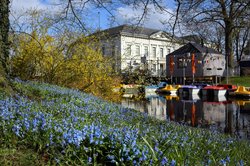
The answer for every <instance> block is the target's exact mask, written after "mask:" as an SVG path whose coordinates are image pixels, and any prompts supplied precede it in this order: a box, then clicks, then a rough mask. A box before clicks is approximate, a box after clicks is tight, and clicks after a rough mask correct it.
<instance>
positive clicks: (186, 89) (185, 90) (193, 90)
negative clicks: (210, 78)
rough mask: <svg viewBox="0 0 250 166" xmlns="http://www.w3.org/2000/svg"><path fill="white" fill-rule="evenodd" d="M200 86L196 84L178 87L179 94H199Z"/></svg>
mask: <svg viewBox="0 0 250 166" xmlns="http://www.w3.org/2000/svg"><path fill="white" fill-rule="evenodd" d="M199 91H200V88H198V87H197V86H195V85H182V86H181V87H180V88H179V89H178V94H179V95H183V96H188V95H198V93H199Z"/></svg>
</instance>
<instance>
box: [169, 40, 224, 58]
mask: <svg viewBox="0 0 250 166" xmlns="http://www.w3.org/2000/svg"><path fill="white" fill-rule="evenodd" d="M186 53H213V54H220V53H219V52H218V51H216V50H214V49H212V48H208V47H206V46H203V45H201V44H198V43H194V42H190V43H188V44H186V45H184V46H182V47H180V48H179V49H177V50H175V51H174V52H172V53H170V54H169V55H181V54H186Z"/></svg>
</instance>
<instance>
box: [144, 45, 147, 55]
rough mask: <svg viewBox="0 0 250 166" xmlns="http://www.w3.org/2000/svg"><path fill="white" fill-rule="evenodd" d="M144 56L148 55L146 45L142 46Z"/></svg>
mask: <svg viewBox="0 0 250 166" xmlns="http://www.w3.org/2000/svg"><path fill="white" fill-rule="evenodd" d="M144 56H146V57H147V56H148V46H144Z"/></svg>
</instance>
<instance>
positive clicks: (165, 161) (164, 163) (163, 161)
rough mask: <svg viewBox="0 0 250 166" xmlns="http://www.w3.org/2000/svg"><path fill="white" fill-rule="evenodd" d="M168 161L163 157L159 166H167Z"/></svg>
mask: <svg viewBox="0 0 250 166" xmlns="http://www.w3.org/2000/svg"><path fill="white" fill-rule="evenodd" d="M167 163H168V159H167V158H166V157H163V158H162V160H161V165H167Z"/></svg>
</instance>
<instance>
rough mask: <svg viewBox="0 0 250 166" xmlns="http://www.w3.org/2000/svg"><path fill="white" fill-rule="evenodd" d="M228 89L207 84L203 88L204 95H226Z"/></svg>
mask: <svg viewBox="0 0 250 166" xmlns="http://www.w3.org/2000/svg"><path fill="white" fill-rule="evenodd" d="M226 92H227V89H225V88H224V87H220V86H206V87H204V88H202V89H201V93H202V96H225V95H226Z"/></svg>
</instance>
